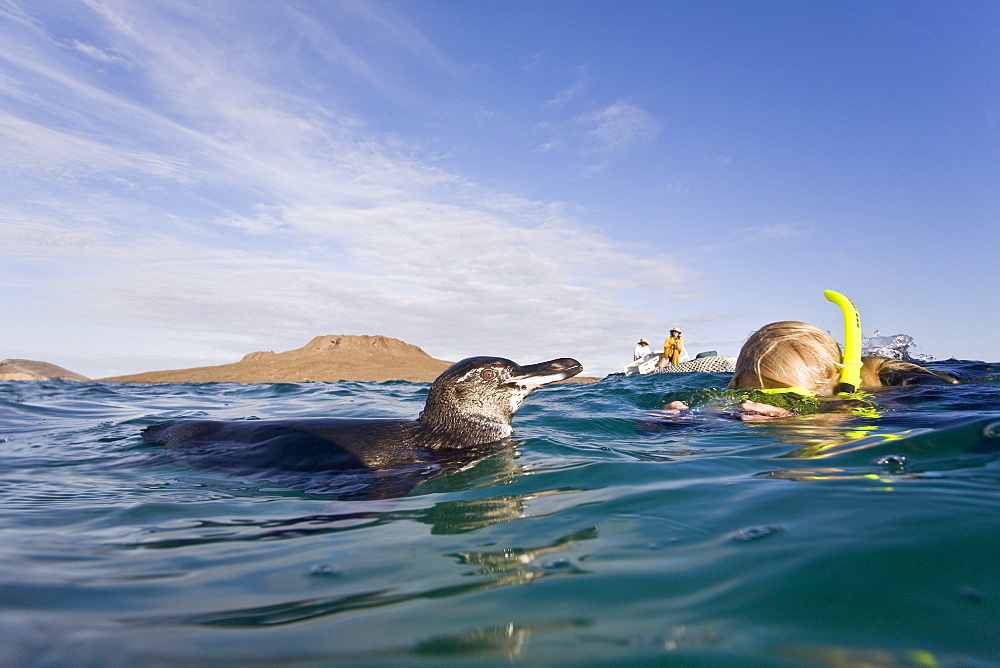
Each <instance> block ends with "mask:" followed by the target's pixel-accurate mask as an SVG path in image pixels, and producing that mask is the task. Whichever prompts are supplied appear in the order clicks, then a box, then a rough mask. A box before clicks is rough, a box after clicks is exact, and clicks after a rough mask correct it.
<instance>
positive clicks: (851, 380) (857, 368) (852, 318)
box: [823, 290, 861, 394]
mask: <svg viewBox="0 0 1000 668" xmlns="http://www.w3.org/2000/svg"><path fill="white" fill-rule="evenodd" d="M823 296H824V297H826V298H827V299H828V300H830V301H831V302H833V303H834V304H836V305H837V306H839V307H840V310H841V311H843V312H844V360H843V363H842V365H841V369H840V382H839V383H838V384H837V387H836V388H834V392H836V393H837V394H852V393H853V392H857V390H858V388H860V387H861V316H860V315H858V309H857V308H855V306H854V304H853V303H852V302H851V300H850V299H848V298H847V297H845V296H844V295H842V294H840V293H839V292H835V291H833V290H824V291H823Z"/></svg>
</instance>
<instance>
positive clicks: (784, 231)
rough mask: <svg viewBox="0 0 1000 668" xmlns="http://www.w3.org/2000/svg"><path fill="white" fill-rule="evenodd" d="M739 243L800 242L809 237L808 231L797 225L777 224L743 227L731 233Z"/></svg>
mask: <svg viewBox="0 0 1000 668" xmlns="http://www.w3.org/2000/svg"><path fill="white" fill-rule="evenodd" d="M733 235H734V236H736V237H738V238H739V240H740V241H741V242H765V241H801V240H803V239H807V238H808V237H809V230H808V229H807V228H806V227H805V226H804V225H801V224H797V223H777V224H775V225H761V226H753V227H744V228H741V229H738V230H734V231H733Z"/></svg>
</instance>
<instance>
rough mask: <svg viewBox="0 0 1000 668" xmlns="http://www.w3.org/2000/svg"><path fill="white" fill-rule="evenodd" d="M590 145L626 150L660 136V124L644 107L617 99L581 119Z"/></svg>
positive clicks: (602, 149) (586, 140) (578, 120)
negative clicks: (617, 100)
mask: <svg viewBox="0 0 1000 668" xmlns="http://www.w3.org/2000/svg"><path fill="white" fill-rule="evenodd" d="M577 123H579V125H580V126H581V127H582V128H583V131H584V140H585V143H586V144H587V146H588V148H589V149H590V150H592V151H595V152H615V151H622V150H625V149H628V148H631V147H633V146H636V145H638V144H644V143H647V142H649V141H651V140H653V139H655V138H656V136H657V135H658V134H659V132H660V125H659V123H657V121H656V119H654V118H653V116H651V115H650V114H649V113H647V112H646V111H644V110H643V109H641V108H640V107H638V106H636V105H634V104H631V103H629V102H615V103H614V104H611V105H608V106H607V107H604V108H603V109H598V110H597V111H593V112H590V113H588V114H584V115H583V116H580V117H578V118H577Z"/></svg>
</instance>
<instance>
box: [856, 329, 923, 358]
mask: <svg viewBox="0 0 1000 668" xmlns="http://www.w3.org/2000/svg"><path fill="white" fill-rule="evenodd" d="M916 347H917V343H916V341H914V340H913V337H912V336H910V335H909V334H891V335H887V336H882V334H881V332H879V330H877V329H876V330H875V334H874V335H873V336H870V337H865V338H864V339H863V340H862V342H861V354H862V355H865V356H869V357H884V358H885V359H891V360H902V361H904V362H930V361H933V360H934V356H933V355H923V354H920V353H916V354H911V353H910V348H916Z"/></svg>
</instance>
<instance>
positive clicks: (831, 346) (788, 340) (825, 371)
mask: <svg viewBox="0 0 1000 668" xmlns="http://www.w3.org/2000/svg"><path fill="white" fill-rule="evenodd" d="M840 368H841V353H840V346H838V345H837V342H836V341H835V340H834V339H833V337H832V336H830V335H829V334H827V333H826V332H824V331H823V330H821V329H819V328H818V327H814V326H813V325H809V324H806V323H804V322H795V321H791V320H786V321H783V322H772V323H771V324H770V325H764V326H763V327H761V328H760V329H758V330H757V331H756V332H754V333H753V334H751V335H750V338H748V339H747V340H746V343H744V344H743V348H741V349H740V354H739V357H738V358H737V359H736V371H735V373H734V374H733V379H732V381H730V383H729V387H734V388H735V387H757V388H762V389H771V388H778V387H803V388H805V389H807V390H809V391H811V392H814V393H816V394H817V395H819V396H832V395H833V390H834V387H835V386H836V385H837V381H838V379H839V377H840Z"/></svg>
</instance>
